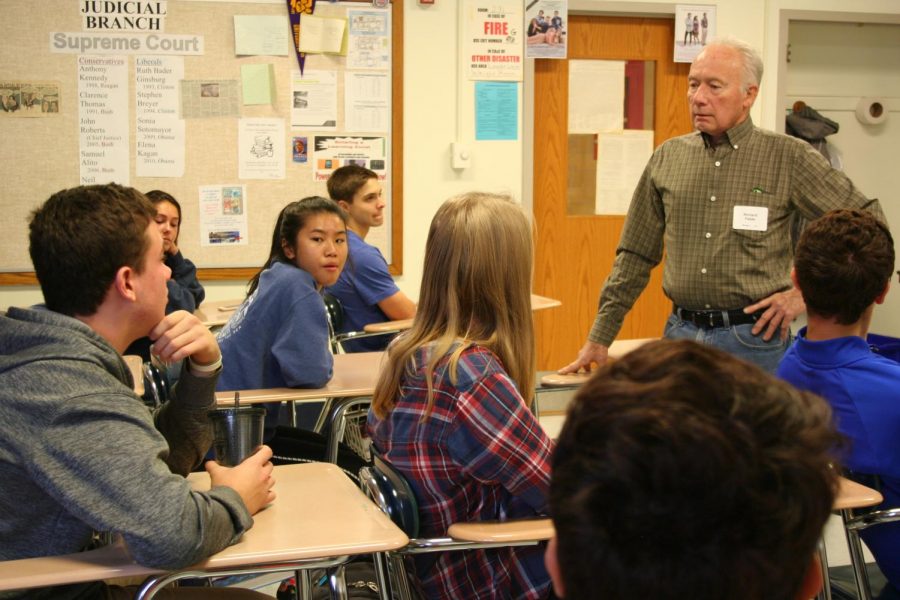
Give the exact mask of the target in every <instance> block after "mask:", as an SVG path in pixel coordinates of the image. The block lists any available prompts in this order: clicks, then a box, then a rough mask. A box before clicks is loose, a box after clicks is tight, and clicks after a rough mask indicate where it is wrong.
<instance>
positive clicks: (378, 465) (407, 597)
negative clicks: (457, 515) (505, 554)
mask: <svg viewBox="0 0 900 600" xmlns="http://www.w3.org/2000/svg"><path fill="white" fill-rule="evenodd" d="M372 460H373V463H372V466H371V467H363V468H362V469H360V472H359V479H360V485H361V486H362V489H363V491H364V492H365V493H366V495H367V496H368V497H369V498H371V499H372V501H373V502H375V504H376V505H377V506H378V508H380V509H381V510H382V511H384V513H385V514H387V515H388V516H389V517H390V518H391V521H393V522H394V524H396V525H397V526H398V527H399V528H400V529H402V530H403V533H405V534H406V535H407V537H409V538H410V539H409V544H408V545H407V546H405V547H404V548H400V549H398V550H393V551H391V552H387V553H376V554H375V555H374V556H375V575H376V578H377V579H378V588H379V590H380V593H381V597H382V598H383V599H384V600H392V598H395V597H396V598H399V599H400V600H414V599H417V598H421V597H422V596H421V593H420V592H419V590H418V585H417V584H416V581H415V576H414V575H412V574H410V573H409V572H408V571H407V568H406V563H405V557H407V556H413V555H416V554H427V553H432V552H448V551H458V550H474V549H483V548H505V547H509V546H533V545H536V544H538V543H540V542H542V541H545V540H548V539H550V538H551V537H553V524H552V522H551V521H550V519H549V518H546V519H519V520H515V521H505V522H487V521H482V522H477V523H455V524H453V525H451V526H450V528H449V530H448V531H447V535H448V537H442V538H420V537H418V535H419V507H418V505H417V503H416V497H415V495H414V494H413V491H412V488H411V487H410V485H409V482H407V481H406V479H405V478H404V477H403V475H402V474H401V473H400V472H399V471H397V470H396V469H395V468H394V466H393V465H391V464H390V463H389V462H388V461H387V460H385V459H384V458H383V457H382V456H381V455H380V454H378V453H377V452H375V451H372ZM414 589H415V590H416V593H415V595H414V594H413V590H414ZM393 592H396V596H394V595H393Z"/></svg>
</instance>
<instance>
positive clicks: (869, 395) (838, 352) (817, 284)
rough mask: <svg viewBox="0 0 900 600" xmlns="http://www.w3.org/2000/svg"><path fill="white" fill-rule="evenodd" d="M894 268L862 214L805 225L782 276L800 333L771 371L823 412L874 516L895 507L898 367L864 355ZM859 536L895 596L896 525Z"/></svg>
mask: <svg viewBox="0 0 900 600" xmlns="http://www.w3.org/2000/svg"><path fill="white" fill-rule="evenodd" d="M894 259H895V255H894V240H893V238H892V237H891V233H890V231H889V230H888V228H887V226H886V225H885V224H883V223H881V222H879V221H878V220H877V219H876V218H875V217H873V216H872V215H870V214H869V213H865V212H862V211H852V210H837V211H831V212H829V213H826V214H825V215H824V216H822V217H820V218H819V219H817V220H815V221H813V222H812V223H810V224H809V225H807V226H806V229H804V231H803V235H802V236H801V237H800V241H799V243H798V244H797V250H796V251H795V253H794V269H793V271H792V272H791V278H792V279H793V281H794V285H795V286H796V287H797V288H799V289H800V292H801V293H802V294H803V300H804V302H806V314H807V326H806V327H804V328H803V329H801V330H800V332H799V333H798V334H797V338H796V340H795V341H794V344H793V345H792V346H791V347H790V348H789V349H788V351H787V352H786V353H785V355H784V358H783V359H782V360H781V364H780V365H779V366H778V376H779V377H781V378H782V379H785V380H787V381H788V382H790V383H792V384H793V385H795V386H796V387H798V388H800V389H802V390H809V391H811V392H814V393H816V394H819V395H821V396H822V397H823V398H825V399H826V400H827V401H828V403H829V404H830V405H831V408H832V410H833V411H834V418H835V421H836V423H837V428H838V431H840V432H841V433H842V434H844V435H845V436H847V438H849V439H850V444H849V445H848V446H847V448H845V449H844V455H843V456H842V457H841V458H842V462H843V463H844V465H846V466H847V467H848V468H849V469H851V470H853V471H855V472H857V473H867V474H872V475H878V476H879V477H880V478H881V493H882V495H883V496H884V503H883V504H881V505H880V506H879V507H878V508H894V507H897V506H900V448H898V447H897V443H896V440H897V435H898V434H900V403H898V401H900V394H898V392H897V382H898V381H900V364H898V363H897V362H895V361H894V360H891V359H890V358H888V357H886V356H882V355H881V354H879V353H878V352H876V351H873V349H872V348H871V347H870V346H869V343H868V341H867V334H868V330H869V324H870V323H871V321H872V314H873V311H874V309H875V306H876V305H878V304H882V303H883V302H884V299H885V296H886V295H887V293H888V289H889V288H890V280H891V277H892V276H893V274H894ZM860 537H862V539H863V541H864V542H865V543H866V545H868V546H869V549H870V550H871V551H872V554H873V555H874V557H875V561H876V562H877V563H878V566H879V567H880V568H881V571H882V573H884V575H885V577H886V578H887V580H888V582H889V585H890V586H892V588H893V590H892V592H893V593H894V594H896V593H897V592H898V589H900V523H893V524H890V525H879V526H878V527H873V528H871V529H866V530H864V531H862V532H860ZM882 597H885V596H884V594H882ZM891 597H894V596H891Z"/></svg>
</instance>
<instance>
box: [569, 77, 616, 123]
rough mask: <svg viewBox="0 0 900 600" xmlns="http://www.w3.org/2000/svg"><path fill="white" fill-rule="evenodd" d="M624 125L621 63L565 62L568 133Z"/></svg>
mask: <svg viewBox="0 0 900 600" xmlns="http://www.w3.org/2000/svg"><path fill="white" fill-rule="evenodd" d="M624 126H625V61H623V60H570V61H569V133H597V132H598V131H619V130H621V129H624Z"/></svg>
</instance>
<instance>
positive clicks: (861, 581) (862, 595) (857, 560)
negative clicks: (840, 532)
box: [841, 510, 872, 600]
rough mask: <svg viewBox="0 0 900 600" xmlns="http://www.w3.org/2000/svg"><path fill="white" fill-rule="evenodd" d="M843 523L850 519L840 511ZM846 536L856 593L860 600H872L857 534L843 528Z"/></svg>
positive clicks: (843, 511)
mask: <svg viewBox="0 0 900 600" xmlns="http://www.w3.org/2000/svg"><path fill="white" fill-rule="evenodd" d="M841 518H842V519H843V520H844V523H846V522H847V520H848V519H850V518H851V515H850V512H849V511H847V510H842V511H841ZM844 533H845V534H846V536H847V546H848V547H849V548H850V564H851V565H852V566H853V579H854V580H855V583H856V593H857V595H858V597H859V599H860V600H872V592H871V588H870V587H869V574H868V573H866V558H865V556H864V555H863V549H862V542H860V540H859V532H858V531H855V530H854V531H851V530H848V529H847V528H846V527H844Z"/></svg>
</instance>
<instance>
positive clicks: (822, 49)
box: [784, 21, 900, 336]
mask: <svg viewBox="0 0 900 600" xmlns="http://www.w3.org/2000/svg"><path fill="white" fill-rule="evenodd" d="M789 31H790V35H789V40H790V44H791V62H790V63H789V64H788V65H787V69H786V79H785V85H786V92H787V93H786V98H785V104H784V106H785V107H786V106H790V105H792V104H793V102H794V101H795V100H803V101H805V102H806V103H807V104H808V105H809V106H811V107H813V108H815V109H816V110H818V111H819V112H821V113H822V114H823V115H824V116H826V117H828V118H829V119H832V120H833V121H835V122H837V123H838V124H839V125H840V129H839V131H838V133H836V134H834V135H831V136H829V137H828V144H829V146H830V147H831V148H832V149H833V150H835V151H837V152H838V153H839V155H840V156H841V158H842V160H843V169H844V171H845V172H846V173H847V175H849V176H850V178H851V179H852V180H853V181H854V182H855V183H856V184H857V186H859V188H860V189H861V190H862V192H863V193H864V194H866V195H867V196H869V197H871V198H879V199H880V201H881V205H882V208H883V209H884V212H885V215H886V216H887V218H888V223H889V224H890V226H891V230H892V231H893V232H894V236H895V238H897V239H900V204H898V202H897V194H898V190H900V169H898V168H897V150H898V148H900V24H872V23H866V24H859V23H833V22H822V21H792V22H791V23H790V26H789ZM861 96H875V97H881V98H883V99H884V100H885V105H886V106H887V107H888V108H889V112H888V118H887V121H886V122H885V123H883V124H881V125H878V126H871V125H863V124H861V123H860V122H859V121H858V120H857V119H856V116H855V113H854V110H855V108H856V104H857V101H858V100H859V98H860V97H861ZM897 289H898V286H897V285H896V283H895V285H894V290H893V292H892V293H889V294H888V297H887V300H886V302H885V304H884V306H881V307H878V308H876V310H875V316H874V318H873V324H872V330H873V331H875V332H877V333H882V334H886V335H893V336H898V335H900V292H898V291H897Z"/></svg>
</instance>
